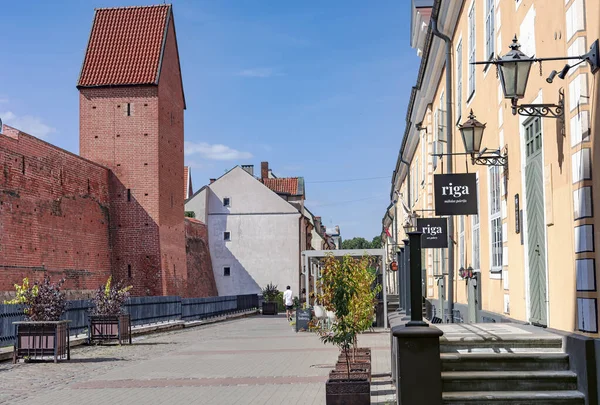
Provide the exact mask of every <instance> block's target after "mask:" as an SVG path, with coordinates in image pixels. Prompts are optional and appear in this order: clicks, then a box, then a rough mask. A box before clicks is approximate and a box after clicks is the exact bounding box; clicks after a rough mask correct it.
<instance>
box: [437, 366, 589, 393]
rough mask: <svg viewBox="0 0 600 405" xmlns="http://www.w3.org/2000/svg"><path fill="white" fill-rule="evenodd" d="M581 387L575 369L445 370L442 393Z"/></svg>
mask: <svg viewBox="0 0 600 405" xmlns="http://www.w3.org/2000/svg"><path fill="white" fill-rule="evenodd" d="M576 389H577V374H575V373H573V372H572V371H444V372H442V392H445V393H448V392H457V391H555V390H556V391H562V390H566V391H570V390H576Z"/></svg>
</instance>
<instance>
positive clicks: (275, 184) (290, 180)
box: [262, 177, 302, 195]
mask: <svg viewBox="0 0 600 405" xmlns="http://www.w3.org/2000/svg"><path fill="white" fill-rule="evenodd" d="M262 181H263V183H264V185H265V186H267V187H269V188H270V189H271V190H273V191H274V192H276V193H278V194H289V195H301V194H302V191H301V190H299V187H298V177H287V178H276V179H270V178H266V179H262Z"/></svg>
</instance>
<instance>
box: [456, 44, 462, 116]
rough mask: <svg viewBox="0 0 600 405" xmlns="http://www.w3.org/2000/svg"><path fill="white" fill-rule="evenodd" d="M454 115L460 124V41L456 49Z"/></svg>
mask: <svg viewBox="0 0 600 405" xmlns="http://www.w3.org/2000/svg"><path fill="white" fill-rule="evenodd" d="M456 115H457V120H456V121H458V122H460V119H461V117H462V40H461V41H460V42H459V43H458V46H457V47H456Z"/></svg>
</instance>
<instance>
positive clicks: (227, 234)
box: [223, 232, 231, 241]
mask: <svg viewBox="0 0 600 405" xmlns="http://www.w3.org/2000/svg"><path fill="white" fill-rule="evenodd" d="M223 240H224V241H230V240H231V232H223Z"/></svg>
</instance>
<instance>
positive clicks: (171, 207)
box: [171, 193, 173, 208]
mask: <svg viewBox="0 0 600 405" xmlns="http://www.w3.org/2000/svg"><path fill="white" fill-rule="evenodd" d="M171 208H173V193H171Z"/></svg>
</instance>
